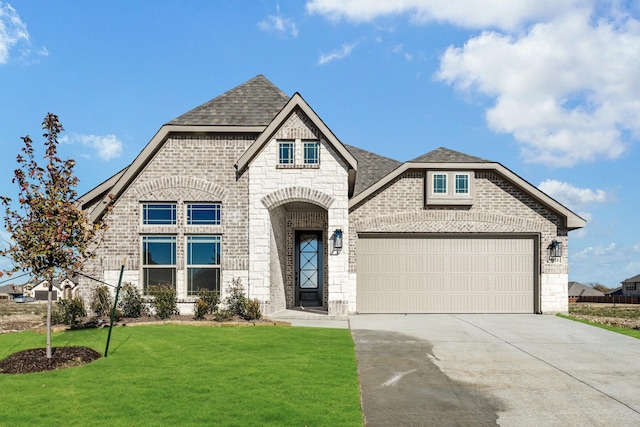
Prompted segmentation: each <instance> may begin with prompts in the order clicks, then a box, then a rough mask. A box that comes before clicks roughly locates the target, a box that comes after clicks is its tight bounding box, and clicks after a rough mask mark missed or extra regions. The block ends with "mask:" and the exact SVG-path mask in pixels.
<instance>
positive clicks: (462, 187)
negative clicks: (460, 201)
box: [456, 173, 469, 194]
mask: <svg viewBox="0 0 640 427" xmlns="http://www.w3.org/2000/svg"><path fill="white" fill-rule="evenodd" d="M456 194H469V174H466V173H465V174H456Z"/></svg>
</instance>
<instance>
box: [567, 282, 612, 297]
mask: <svg viewBox="0 0 640 427" xmlns="http://www.w3.org/2000/svg"><path fill="white" fill-rule="evenodd" d="M604 295H605V294H604V293H603V292H600V291H599V290H597V289H593V288H592V287H590V286H585V285H583V284H582V283H580V282H569V298H572V297H574V298H575V297H602V296H604Z"/></svg>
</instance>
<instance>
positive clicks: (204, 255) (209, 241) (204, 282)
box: [187, 236, 220, 296]
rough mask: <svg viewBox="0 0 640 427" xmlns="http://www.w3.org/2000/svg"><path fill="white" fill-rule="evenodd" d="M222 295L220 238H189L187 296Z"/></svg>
mask: <svg viewBox="0 0 640 427" xmlns="http://www.w3.org/2000/svg"><path fill="white" fill-rule="evenodd" d="M200 289H208V290H210V291H216V292H218V294H219V293H220V236H188V237H187V295H190V296H191V295H197V294H198V290H200Z"/></svg>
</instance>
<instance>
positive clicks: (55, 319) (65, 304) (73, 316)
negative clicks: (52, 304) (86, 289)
mask: <svg viewBox="0 0 640 427" xmlns="http://www.w3.org/2000/svg"><path fill="white" fill-rule="evenodd" d="M86 315H87V311H86V309H85V308H84V301H83V300H82V298H80V297H76V298H72V299H63V300H61V301H59V302H58V303H57V304H56V308H55V309H54V310H52V311H51V323H52V324H54V325H76V324H78V323H79V320H78V318H82V317H85V316H86Z"/></svg>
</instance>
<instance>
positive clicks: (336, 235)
mask: <svg viewBox="0 0 640 427" xmlns="http://www.w3.org/2000/svg"><path fill="white" fill-rule="evenodd" d="M333 249H334V250H336V251H337V252H340V249H342V230H341V229H339V228H338V229H336V231H334V232H333Z"/></svg>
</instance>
